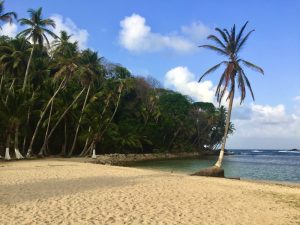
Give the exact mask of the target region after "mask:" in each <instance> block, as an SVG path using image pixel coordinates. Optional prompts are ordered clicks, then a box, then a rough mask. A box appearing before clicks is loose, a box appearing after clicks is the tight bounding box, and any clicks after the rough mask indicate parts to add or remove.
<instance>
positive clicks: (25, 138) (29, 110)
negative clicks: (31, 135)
mask: <svg viewBox="0 0 300 225" xmlns="http://www.w3.org/2000/svg"><path fill="white" fill-rule="evenodd" d="M34 95H35V92H34V91H33V92H32V96H31V100H33V98H34ZM30 114H31V106H29V107H28V112H27V119H26V127H28V126H29V120H30ZM26 140H27V132H25V135H24V139H23V147H22V153H23V154H25V148H26Z"/></svg>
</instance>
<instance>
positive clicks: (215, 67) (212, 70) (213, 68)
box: [198, 61, 228, 82]
mask: <svg viewBox="0 0 300 225" xmlns="http://www.w3.org/2000/svg"><path fill="white" fill-rule="evenodd" d="M223 63H228V62H226V61H223V62H221V63H219V64H217V65H215V66H213V67H211V68H210V69H209V70H207V71H206V72H205V73H204V74H203V75H202V76H201V77H200V79H199V81H198V82H200V81H201V80H202V79H203V78H204V77H205V76H206V75H208V74H210V73H212V72H214V71H215V70H217V69H218V68H219V67H220V66H221V65H222V64H223Z"/></svg>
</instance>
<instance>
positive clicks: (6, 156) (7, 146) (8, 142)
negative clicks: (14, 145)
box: [4, 131, 11, 160]
mask: <svg viewBox="0 0 300 225" xmlns="http://www.w3.org/2000/svg"><path fill="white" fill-rule="evenodd" d="M9 145H10V131H8V135H7V138H6V146H5V157H4V159H5V160H11V158H10V154H9Z"/></svg>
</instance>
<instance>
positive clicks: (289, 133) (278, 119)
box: [229, 103, 300, 148]
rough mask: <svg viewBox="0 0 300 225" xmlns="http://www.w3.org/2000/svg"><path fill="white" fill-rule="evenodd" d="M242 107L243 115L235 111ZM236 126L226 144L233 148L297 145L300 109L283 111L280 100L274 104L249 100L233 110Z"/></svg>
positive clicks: (233, 119)
mask: <svg viewBox="0 0 300 225" xmlns="http://www.w3.org/2000/svg"><path fill="white" fill-rule="evenodd" d="M241 109H242V110H245V109H246V110H245V112H246V113H245V114H246V116H245V117H244V118H242V117H236V116H234V115H236V114H234V113H235V112H238V111H240V110H241ZM233 112H234V113H233V117H232V121H233V123H234V125H235V127H236V132H235V134H234V135H233V136H232V137H230V139H229V144H230V146H234V147H237V148H294V147H299V146H300V143H299V137H300V113H297V112H295V113H287V112H286V110H285V106H284V105H282V104H279V105H276V106H270V105H259V104H254V103H252V104H250V105H244V106H242V107H240V108H235V109H234V110H233Z"/></svg>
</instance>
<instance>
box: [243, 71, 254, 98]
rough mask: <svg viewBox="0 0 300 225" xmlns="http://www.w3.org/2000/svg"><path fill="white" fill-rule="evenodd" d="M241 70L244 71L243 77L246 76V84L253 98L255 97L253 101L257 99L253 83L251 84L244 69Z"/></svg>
mask: <svg viewBox="0 0 300 225" xmlns="http://www.w3.org/2000/svg"><path fill="white" fill-rule="evenodd" d="M241 72H242V74H243V77H244V79H245V81H246V85H247V87H248V89H249V90H250V93H251V96H252V99H253V101H255V98H254V94H253V91H252V87H251V84H250V82H249V80H248V78H247V76H246V74H245V73H244V71H243V70H242V71H241Z"/></svg>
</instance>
